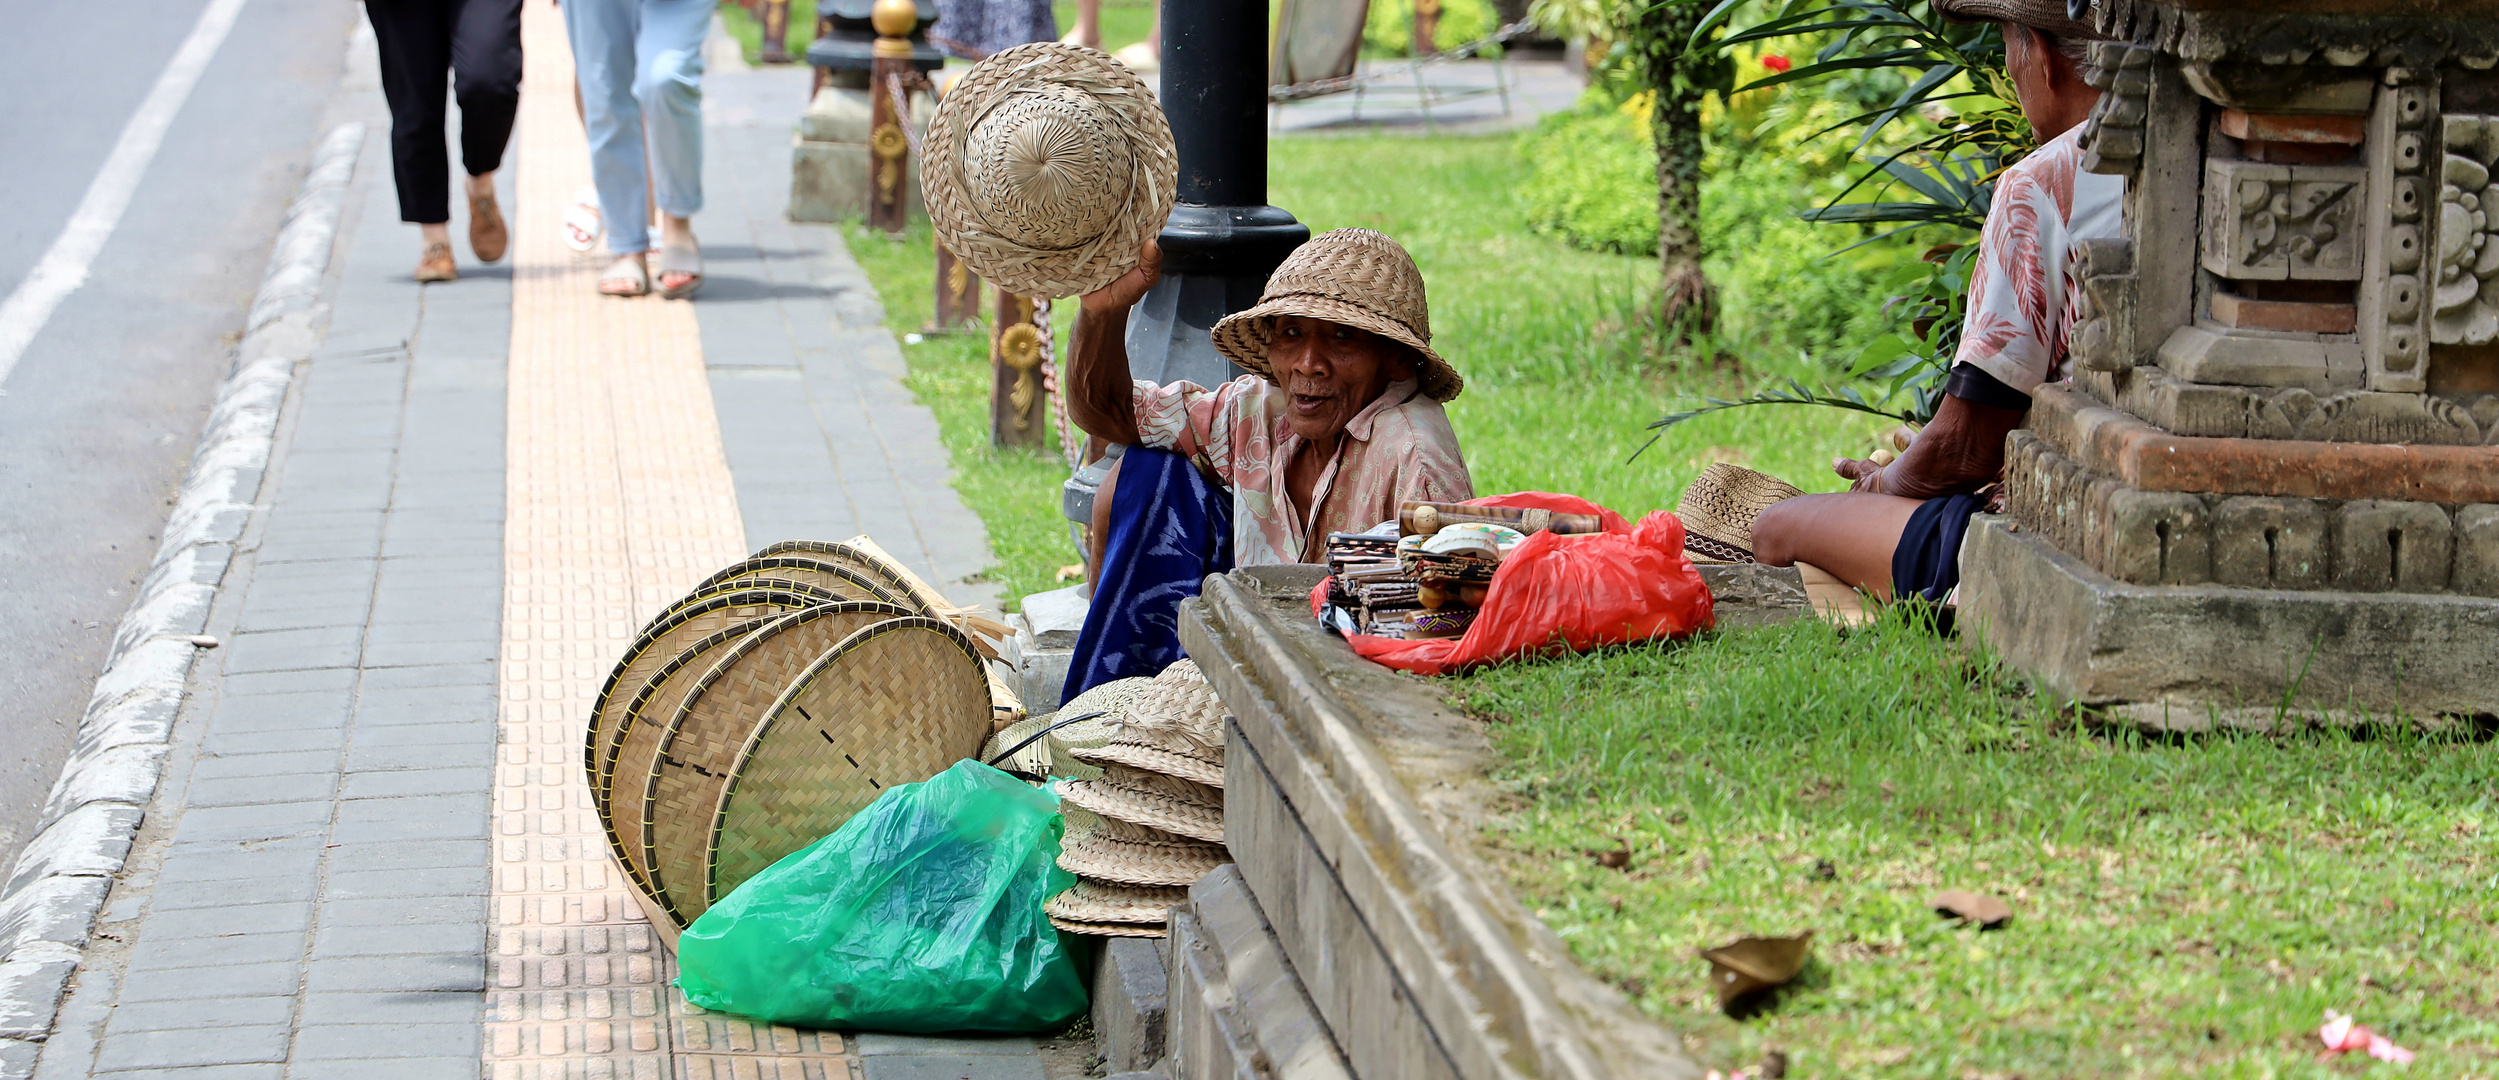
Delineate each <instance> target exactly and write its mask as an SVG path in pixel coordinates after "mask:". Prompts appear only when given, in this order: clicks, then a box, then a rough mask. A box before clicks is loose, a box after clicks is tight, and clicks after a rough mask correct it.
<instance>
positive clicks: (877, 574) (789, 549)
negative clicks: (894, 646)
mask: <svg viewBox="0 0 2499 1080" xmlns="http://www.w3.org/2000/svg"><path fill="white" fill-rule="evenodd" d="M783 564H788V565H800V564H811V565H822V566H833V567H840V568H842V569H845V570H848V571H850V574H849V575H845V576H848V577H854V578H858V579H862V580H865V581H868V582H872V583H874V584H875V585H876V587H877V588H878V589H879V590H880V591H881V592H883V593H884V594H885V595H881V596H877V597H861V599H878V600H883V601H885V602H886V603H889V604H901V605H903V606H905V607H926V606H927V604H926V603H925V602H918V601H915V600H914V599H913V597H915V596H916V595H918V593H917V590H915V589H913V588H912V585H913V581H914V579H913V577H912V575H911V573H910V571H908V570H904V569H902V568H901V567H898V566H896V565H894V564H893V563H892V562H891V561H890V560H889V559H888V558H886V557H884V556H883V553H882V552H879V553H875V554H871V553H869V552H867V551H863V550H861V549H860V548H858V547H855V546H853V545H850V544H842V543H834V542H832V541H829V540H783V541H781V542H780V543H777V544H773V545H772V546H770V547H767V548H765V549H763V550H762V551H758V552H756V553H755V554H753V555H750V556H748V557H747V558H746V560H745V561H743V562H739V563H735V564H732V565H730V566H728V567H726V568H724V569H722V570H721V571H720V572H719V573H717V574H713V575H712V576H711V577H709V578H707V579H705V580H704V582H703V584H704V585H716V584H719V583H720V582H724V581H730V580H733V579H736V578H739V577H744V576H747V575H749V574H752V573H756V572H759V571H763V570H769V569H771V568H773V567H775V566H779V565H783Z"/></svg>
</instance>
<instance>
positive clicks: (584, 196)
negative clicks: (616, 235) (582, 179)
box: [564, 184, 607, 253]
mask: <svg viewBox="0 0 2499 1080" xmlns="http://www.w3.org/2000/svg"><path fill="white" fill-rule="evenodd" d="M606 233H607V222H606V220H605V219H603V218H601V217H600V216H599V189H597V188H594V187H591V186H590V185H588V184H583V185H582V186H581V190H580V191H576V192H574V193H573V205H571V206H569V207H566V208H565V209H564V246H565V247H568V248H571V249H573V250H574V251H579V252H584V253H587V252H588V251H589V250H590V249H591V248H594V247H597V246H599V237H601V236H603V235H605V234H606Z"/></svg>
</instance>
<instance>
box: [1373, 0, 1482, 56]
mask: <svg viewBox="0 0 2499 1080" xmlns="http://www.w3.org/2000/svg"><path fill="white" fill-rule="evenodd" d="M1499 29H1501V16H1500V14H1499V13H1498V12H1495V11H1494V10H1493V8H1492V0H1440V25H1439V26H1438V27H1435V28H1434V29H1433V31H1432V44H1433V45H1435V46H1437V47H1439V48H1442V49H1454V48H1457V47H1458V46H1460V45H1464V44H1466V43H1467V42H1470V41H1474V40H1477V39H1479V38H1487V37H1491V36H1492V32H1493V31H1495V30H1499ZM1413 52H1414V0H1371V14H1370V16H1369V17H1368V18H1367V19H1366V20H1365V21H1364V22H1363V24H1362V55H1364V56H1369V57H1375V58H1393V57H1399V56H1410V55H1412V54H1413ZM1483 55H1485V56H1498V55H1500V49H1499V47H1497V46H1496V47H1494V48H1492V49H1488V50H1486V51H1485V52H1484V53H1483Z"/></svg>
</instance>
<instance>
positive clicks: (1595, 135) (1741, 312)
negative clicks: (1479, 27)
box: [1520, 97, 1905, 363]
mask: <svg viewBox="0 0 2499 1080" xmlns="http://www.w3.org/2000/svg"><path fill="white" fill-rule="evenodd" d="M1643 104H1644V99H1643V98H1641V97H1634V98H1633V99H1632V100H1630V101H1628V102H1625V103H1624V104H1622V105H1620V106H1613V107H1608V106H1605V105H1604V104H1602V103H1601V102H1598V101H1591V102H1590V103H1587V104H1584V105H1582V106H1581V107H1580V108H1579V109H1576V110H1573V111H1571V112H1567V113H1557V114H1554V115H1551V116H1548V117H1546V118H1545V119H1544V120H1543V121H1542V122H1541V123H1540V124H1539V125H1538V126H1537V129H1536V130H1535V131H1534V132H1532V133H1530V134H1528V135H1527V136H1525V137H1524V138H1523V139H1522V140H1521V143H1520V149H1521V152H1522V153H1523V154H1524V155H1525V156H1526V158H1527V160H1528V162H1529V167H1530V171H1529V175H1528V180H1527V183H1526V185H1525V186H1524V188H1523V189H1522V190H1521V193H1520V199H1521V202H1522V203H1523V204H1524V209H1525V212H1526V215H1527V221H1528V224H1529V225H1530V227H1532V228H1534V229H1535V230H1536V231H1538V232H1541V233H1546V234H1548V235H1553V236H1558V237H1561V238H1563V239H1565V240H1568V241H1569V242H1571V243H1572V244H1574V245H1576V246H1579V247H1583V248H1587V249H1589V250H1592V251H1611V252H1619V253H1623V254H1629V255H1654V254H1656V253H1657V179H1656V168H1657V155H1656V151H1655V150H1653V149H1651V147H1650V143H1649V137H1648V122H1647V121H1646V120H1645V119H1644V118H1643V115H1642V109H1641V106H1642V105H1643ZM1783 149H1784V148H1782V147H1780V146H1778V145H1776V144H1775V143H1771V142H1768V141H1761V140H1757V141H1755V142H1754V144H1753V145H1752V146H1751V147H1749V148H1748V149H1747V151H1742V152H1733V153H1713V154H1712V155H1711V161H1710V169H1709V171H1708V173H1707V175H1706V176H1705V177H1704V178H1703V180H1702V181H1701V236H1702V242H1703V243H1704V244H1705V245H1707V249H1708V254H1707V255H1706V257H1705V259H1704V265H1705V267H1706V268H1707V270H1708V273H1709V279H1710V281H1711V282H1712V283H1714V284H1715V285H1717V286H1718V289H1719V312H1720V314H1719V322H1718V332H1719V338H1720V343H1721V344H1722V345H1725V346H1728V347H1732V348H1734V349H1736V350H1737V351H1738V352H1740V353H1744V354H1751V355H1759V354H1764V353H1769V354H1775V355H1777V356H1780V357H1782V358H1785V357H1792V356H1794V355H1796V354H1797V353H1800V352H1803V353H1809V354H1811V355H1813V356H1815V357H1819V358H1825V359H1828V360H1830V361H1831V362H1833V363H1844V362H1845V361H1846V360H1847V359H1848V358H1849V357H1851V356H1854V355H1855V354H1856V353H1857V351H1858V350H1859V349H1861V348H1863V347H1864V345H1865V343H1866V342H1868V341H1870V340H1872V339H1873V338H1874V337H1875V336H1876V335H1878V334H1880V333H1882V332H1883V331H1884V330H1886V329H1888V328H1889V322H1888V321H1887V320H1886V319H1885V318H1884V316H1883V313H1882V308H1883V303H1884V300H1885V289H1884V283H1885V278H1886V277H1887V276H1888V274H1889V272H1890V270H1891V268H1892V267H1894V266H1895V265H1897V264H1898V263H1899V262H1900V260H1901V259H1902V258H1903V257H1904V253H1905V248H1904V247H1903V246H1902V245H1901V244H1897V243H1885V244H1876V245H1869V246H1867V247H1864V248H1859V249H1857V250H1855V251H1851V252H1847V253H1845V254H1840V255H1832V254H1831V252H1832V251H1833V250H1834V249H1836V248H1840V247H1844V246H1846V245H1847V244H1848V242H1849V241H1850V240H1852V239H1854V237H1850V236H1847V235H1845V234H1844V233H1843V232H1842V231H1841V230H1838V229H1835V228H1833V227H1831V226H1825V225H1817V224H1814V223H1811V222H1808V221H1804V220H1802V219H1800V218H1799V217H1798V216H1797V211H1798V210H1800V209H1803V208H1806V207H1811V206H1814V205H1817V204H1818V203H1819V201H1820V199H1821V198H1823V197H1827V194H1828V191H1827V190H1826V189H1828V188H1829V187H1830V186H1831V184H1832V183H1834V182H1835V177H1836V174H1835V173H1832V172H1825V171H1822V170H1819V169H1817V168H1816V167H1815V165H1816V163H1815V161H1814V160H1813V159H1812V158H1811V157H1809V156H1802V155H1795V154H1790V153H1786V152H1783Z"/></svg>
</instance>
